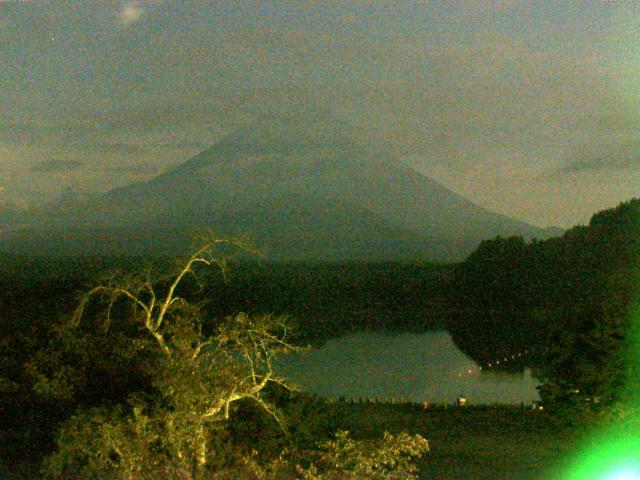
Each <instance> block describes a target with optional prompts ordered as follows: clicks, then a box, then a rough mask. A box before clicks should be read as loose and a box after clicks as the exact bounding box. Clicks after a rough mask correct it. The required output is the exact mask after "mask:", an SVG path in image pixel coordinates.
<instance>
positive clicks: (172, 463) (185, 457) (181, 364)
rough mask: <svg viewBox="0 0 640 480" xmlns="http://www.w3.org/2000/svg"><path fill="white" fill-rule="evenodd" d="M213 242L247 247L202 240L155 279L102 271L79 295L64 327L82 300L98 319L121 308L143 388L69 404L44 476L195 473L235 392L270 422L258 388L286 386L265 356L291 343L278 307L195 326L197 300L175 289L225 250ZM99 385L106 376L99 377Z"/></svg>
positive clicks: (108, 320) (81, 311)
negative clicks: (166, 275)
mask: <svg viewBox="0 0 640 480" xmlns="http://www.w3.org/2000/svg"><path fill="white" fill-rule="evenodd" d="M220 247H223V248H227V249H228V248H230V247H232V248H241V249H244V250H246V249H248V248H249V247H248V246H247V245H246V243H244V242H242V241H224V240H209V241H206V242H204V243H203V244H202V246H201V247H200V248H199V249H198V250H197V251H196V252H195V253H194V254H193V255H191V256H190V257H189V258H188V259H187V260H186V261H185V262H184V264H182V266H181V267H179V269H178V272H177V273H176V274H175V275H174V276H173V277H172V278H171V279H170V281H168V283H165V285H164V288H162V287H161V286H159V284H158V283H157V282H152V281H151V280H150V279H149V278H148V277H143V276H132V277H129V278H126V279H116V278H112V279H110V280H109V281H107V282H105V283H103V284H100V285H98V286H96V287H94V288H92V289H91V290H90V291H89V292H88V293H87V294H86V295H85V296H84V298H83V299H82V301H81V303H80V305H79V307H78V309H77V310H76V312H75V313H74V315H73V317H72V321H71V323H70V325H69V328H76V327H77V326H79V325H80V323H81V322H82V321H83V319H84V318H85V317H86V316H87V315H86V311H87V309H89V308H95V304H96V303H98V304H99V305H102V307H103V312H104V314H103V316H102V319H103V322H104V323H103V326H104V328H105V329H109V328H112V325H111V324H112V322H116V321H117V320H122V319H118V318H116V315H115V314H114V313H113V312H115V311H116V310H117V311H119V312H122V311H123V308H124V307H125V306H130V307H131V309H130V310H129V312H130V315H131V319H132V323H133V325H135V326H136V327H138V329H139V332H140V333H141V334H138V335H135V336H133V337H132V338H131V347H133V348H135V349H139V350H140V351H142V352H145V353H146V358H147V359H148V361H147V362H146V366H145V368H146V369H147V370H148V373H149V374H150V376H151V378H152V387H153V388H152V389H151V391H149V392H135V393H132V394H131V395H130V397H129V399H128V401H127V403H126V404H124V405H118V406H116V407H110V408H108V407H102V408H93V409H89V410H86V411H83V412H79V413H78V414H76V415H75V416H73V417H72V418H71V419H70V420H69V421H68V422H67V423H66V424H65V425H64V427H63V428H62V430H61V431H60V433H59V435H58V439H57V445H58V450H57V451H56V453H55V454H54V455H52V456H51V457H50V458H49V459H48V461H47V463H46V467H45V470H46V473H47V474H48V475H50V476H52V477H57V478H70V477H74V476H78V477H82V478H92V477H95V478H104V477H105V476H108V475H111V474H114V473H117V474H119V475H120V476H121V477H123V478H127V479H137V478H153V477H154V476H160V477H163V478H166V477H167V476H169V477H170V478H193V479H197V478H202V477H203V475H204V474H205V472H206V471H207V468H208V466H210V465H212V464H213V463H215V460H216V459H215V452H214V450H215V449H214V448H212V447H213V445H214V444H215V438H216V433H217V432H219V431H220V430H221V429H223V428H224V425H225V422H227V421H228V420H229V419H230V417H231V415H232V407H233V405H234V404H235V403H236V402H238V401H242V400H245V401H252V402H254V403H255V404H257V405H258V406H259V407H260V408H261V409H262V410H264V411H265V412H266V413H267V414H269V415H271V416H272V417H273V418H274V419H275V420H276V421H277V422H280V418H279V415H278V414H277V412H276V410H275V408H274V407H273V405H272V404H271V403H269V401H267V400H266V399H265V398H264V395H263V392H264V391H265V389H266V387H267V386H268V385H270V384H278V385H281V386H283V387H285V388H292V387H291V385H290V384H289V383H288V382H286V381H285V380H284V379H283V378H281V377H280V376H278V375H277V374H276V373H275V372H274V370H273V364H272V360H273V357H274V356H275V355H277V354H280V353H287V352H290V351H292V350H294V347H293V345H291V344H290V343H289V335H288V332H289V327H288V325H287V322H286V321H285V319H284V318H282V317H275V316H270V315H264V316H259V317H256V318H252V317H250V316H248V315H246V314H243V313H239V314H237V315H235V316H233V317H231V318H228V319H226V320H225V321H223V322H221V323H219V324H218V325H217V326H216V327H215V329H214V330H213V331H212V332H211V333H210V334H206V333H205V330H206V328H205V325H204V324H203V315H202V314H201V312H200V309H199V308H198V306H197V305H196V304H195V303H193V302H190V301H188V300H187V299H186V298H185V296H183V295H181V294H180V290H181V285H182V283H183V282H184V280H185V278H186V277H187V276H188V275H192V274H193V275H195V273H196V272H195V270H196V269H197V268H200V267H212V266H218V267H219V268H220V269H221V270H222V271H223V272H224V270H225V268H226V263H227V259H226V258H225V256H224V255H223V254H222V253H221V252H220ZM107 387H108V386H107Z"/></svg>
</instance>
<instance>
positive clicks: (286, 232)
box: [2, 115, 547, 260]
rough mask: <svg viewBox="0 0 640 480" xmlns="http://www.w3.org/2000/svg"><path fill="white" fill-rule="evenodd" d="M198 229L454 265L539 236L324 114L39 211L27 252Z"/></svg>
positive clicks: (268, 128) (148, 242)
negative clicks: (505, 241)
mask: <svg viewBox="0 0 640 480" xmlns="http://www.w3.org/2000/svg"><path fill="white" fill-rule="evenodd" d="M203 226H209V227H213V228H214V229H215V230H216V231H217V232H220V233H221V234H225V233H237V232H241V231H242V232H248V233H250V234H252V235H253V236H255V237H256V239H257V240H258V241H259V242H260V243H262V244H264V245H266V246H267V249H268V250H269V252H270V253H271V254H272V255H274V256H275V257H277V258H300V259H304V258H314V259H322V258H327V259H332V260H339V259H355V258H357V259H367V258H369V259H410V258H422V259H425V258H430V259H434V260H455V259H461V258H463V257H464V256H465V255H466V254H468V253H469V252H470V251H472V250H473V248H474V247H475V246H476V245H477V244H478V243H479V242H480V240H482V239H486V238H492V237H494V236H496V235H512V234H517V235H522V236H524V237H525V238H532V237H538V238H540V237H545V236H547V235H545V231H544V230H542V229H538V228H536V227H533V226H531V225H528V224H526V223H524V222H520V221H517V220H514V219H511V218H509V217H507V216H504V215H500V214H497V213H494V212H490V211H487V210H485V209H483V208H481V207H479V206H477V205H475V204H473V203H472V202H470V201H468V200H466V199H465V198H463V197H461V196H460V195H457V194H455V193H453V192H452V191H450V190H448V189H447V188H445V187H443V186H442V185H440V184H438V183H437V182H434V181H433V180H430V179H429V178H427V177H425V176H423V175H421V174H420V173H418V172H416V171H415V170H413V169H411V168H409V167H408V166H406V165H404V164H402V163H401V162H400V161H398V160H396V159H394V158H392V157H391V156H390V155H388V154H387V153H386V152H385V151H384V149H381V148H376V147H374V146H372V145H367V144H364V143H362V142H361V141H359V140H358V133H357V131H356V130H355V129H354V128H353V127H351V126H349V125H347V124H345V123H343V122H340V121H338V120H336V119H334V118H332V117H331V116H328V115H292V116H289V117H279V118H263V119H262V120H260V121H257V122H255V123H253V124H251V125H248V126H246V127H244V128H241V129H239V130H237V131H236V132H234V133H232V134H230V135H228V136H227V137H226V138H224V139H223V140H222V141H220V142H219V143H217V144H215V145H213V146H212V147H211V148H209V149H207V150H205V151H203V152H202V153H200V154H198V155H196V156H195V157H193V158H192V159H190V160H188V161H186V162H184V163H183V164H181V165H178V166H177V167H176V168H174V169H173V170H171V171H168V172H166V173H164V174H162V175H160V176H158V177H156V178H154V179H152V180H150V181H148V182H144V183H136V184H132V185H129V186H126V187H123V188H118V189H114V190H112V191H110V192H108V193H107V194H105V195H103V196H101V197H100V198H97V199H95V200H92V201H89V202H87V203H84V204H83V205H81V206H77V207H75V208H71V209H68V210H67V211H65V212H63V213H61V212H59V211H56V212H53V211H48V212H46V213H43V214H41V215H40V216H39V218H37V219H36V221H34V222H33V227H34V228H36V229H38V230H40V234H39V235H38V234H35V233H31V234H29V236H30V242H31V247H30V248H32V249H36V250H38V249H42V248H45V247H46V245H47V241H46V239H47V238H50V237H51V235H52V233H51V232H55V231H58V232H59V231H61V230H63V231H65V233H66V240H65V242H66V243H67V244H68V245H66V247H65V249H66V250H69V249H71V250H73V241H72V239H73V238H74V236H76V235H81V232H85V233H84V235H85V236H86V235H87V234H86V232H89V231H91V232H95V231H102V232H120V233H119V234H116V235H115V236H116V237H117V238H120V240H121V241H122V242H124V243H122V244H121V245H120V246H119V247H116V246H109V245H107V244H105V245H103V246H102V247H101V248H102V249H105V250H109V249H110V248H116V249H118V250H121V249H125V250H126V249H127V248H129V247H128V246H127V244H126V240H127V239H129V238H132V235H133V234H132V232H134V231H135V232H138V237H137V238H141V237H140V235H142V237H145V240H144V241H141V240H137V241H135V242H133V243H132V245H131V246H130V248H132V249H134V251H135V252H133V251H132V253H141V252H140V251H139V250H140V249H142V250H143V251H144V250H145V249H148V250H150V251H154V250H157V249H158V248H160V249H161V250H162V248H163V247H158V246H155V247H154V244H155V243H158V242H159V243H160V244H163V242H167V241H168V239H170V238H172V239H174V240H175V241H171V242H168V244H167V245H165V247H166V248H167V249H168V248H169V247H171V249H173V248H178V246H179V245H182V244H183V243H184V242H183V240H182V239H183V238H186V236H187V233H188V232H189V231H192V230H197V229H198V228H201V227H203ZM140 232H143V233H140ZM154 232H155V233H154ZM38 236H40V237H41V238H42V241H36V240H34V239H36V238H38ZM56 236H59V235H56ZM107 236H110V235H107ZM111 236H112V235H111ZM156 237H157V238H156ZM154 238H155V239H154ZM34 242H35V243H34ZM39 245H40V246H39ZM52 245H53V244H50V245H49V247H46V248H48V249H49V250H51V249H52V248H54V247H53V246H52ZM185 246H186V245H185ZM2 248H4V249H9V250H14V249H20V241H18V240H16V239H15V238H12V237H11V236H9V238H8V239H5V242H4V247H2ZM55 248H60V245H59V242H58V246H57V247H55ZM78 248H80V249H81V250H84V249H85V247H82V246H81V245H78ZM82 253H85V252H82Z"/></svg>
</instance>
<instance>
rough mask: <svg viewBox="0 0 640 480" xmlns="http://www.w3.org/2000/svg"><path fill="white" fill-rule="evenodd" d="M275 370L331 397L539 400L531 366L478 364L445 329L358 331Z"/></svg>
mask: <svg viewBox="0 0 640 480" xmlns="http://www.w3.org/2000/svg"><path fill="white" fill-rule="evenodd" d="M276 370H277V371H278V372H279V373H280V374H282V375H285V376H286V377H288V378H289V379H290V380H292V381H293V382H295V383H297V384H298V385H300V386H302V387H303V389H304V390H306V391H307V392H310V393H315V394H317V395H320V396H325V397H330V398H339V397H347V398H372V397H376V398H385V399H405V400H410V401H415V402H422V401H424V400H427V401H429V402H430V403H452V402H454V401H455V399H456V398H457V397H458V396H459V395H460V394H463V395H464V396H465V397H466V398H467V403H471V404H494V403H501V404H519V403H520V402H525V403H527V404H528V403H531V402H532V401H534V400H538V398H539V397H538V392H537V391H536V386H537V385H538V381H537V380H535V379H534V378H532V376H531V371H530V370H529V369H525V371H524V372H523V373H522V374H514V373H506V372H500V371H495V370H492V369H484V370H481V369H479V367H478V365H477V364H476V363H475V362H474V361H473V360H471V359H470V358H469V357H467V356H466V355H465V354H463V353H462V352H461V351H460V350H458V348H457V347H456V346H455V344H454V343H453V340H452V339H451V336H450V335H449V333H448V332H446V331H438V332H428V333H421V334H411V333H401V334H400V333H380V332H361V333H355V334H351V335H347V336H344V337H340V338H337V339H333V340H329V341H328V342H327V343H325V344H324V345H323V346H322V347H320V348H315V349H312V350H309V351H305V352H302V353H298V354H294V355H288V356H285V357H282V358H280V359H278V361H277V363H276Z"/></svg>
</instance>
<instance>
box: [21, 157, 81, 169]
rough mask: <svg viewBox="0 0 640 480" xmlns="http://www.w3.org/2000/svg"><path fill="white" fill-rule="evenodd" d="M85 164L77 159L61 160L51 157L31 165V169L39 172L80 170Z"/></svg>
mask: <svg viewBox="0 0 640 480" xmlns="http://www.w3.org/2000/svg"><path fill="white" fill-rule="evenodd" d="M83 166H84V164H83V163H81V162H78V161H76V160H59V159H57V158H49V159H47V160H43V161H41V162H38V163H36V164H34V165H33V166H32V167H31V171H32V172H37V173H54V172H65V171H69V170H78V169H79V168H82V167H83Z"/></svg>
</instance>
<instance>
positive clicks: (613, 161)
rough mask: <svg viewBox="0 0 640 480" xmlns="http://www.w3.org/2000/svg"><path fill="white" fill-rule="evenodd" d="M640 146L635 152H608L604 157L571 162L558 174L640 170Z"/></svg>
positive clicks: (621, 150) (618, 150) (559, 170)
mask: <svg viewBox="0 0 640 480" xmlns="http://www.w3.org/2000/svg"><path fill="white" fill-rule="evenodd" d="M638 147H640V145H635V148H634V149H633V150H634V151H629V150H630V149H627V148H621V149H617V151H616V150H614V151H612V152H606V153H603V154H602V155H596V156H584V157H582V158H578V159H576V160H571V161H570V162H569V163H568V164H567V165H565V166H563V167H561V168H559V169H558V170H557V171H556V174H557V175H559V176H566V175H574V174H582V173H596V172H601V171H613V170H626V169H635V168H640V149H639V148H638Z"/></svg>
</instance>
